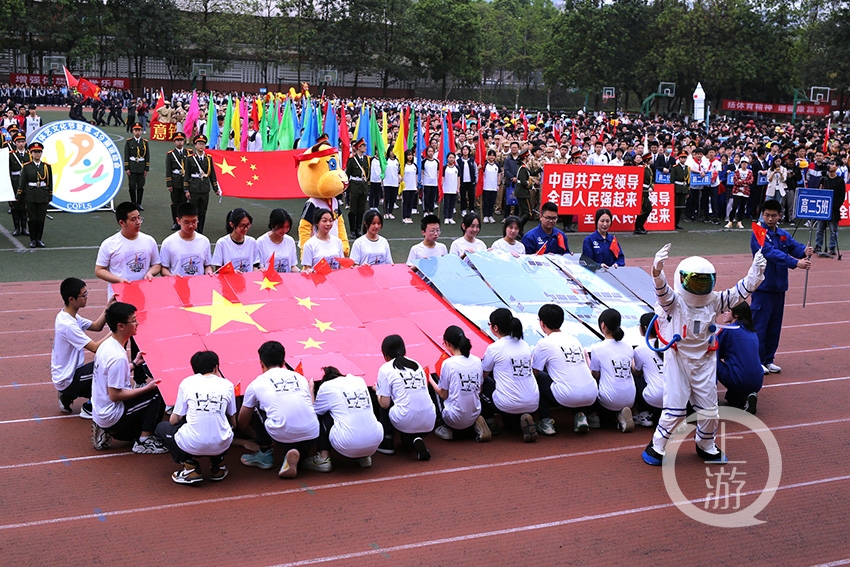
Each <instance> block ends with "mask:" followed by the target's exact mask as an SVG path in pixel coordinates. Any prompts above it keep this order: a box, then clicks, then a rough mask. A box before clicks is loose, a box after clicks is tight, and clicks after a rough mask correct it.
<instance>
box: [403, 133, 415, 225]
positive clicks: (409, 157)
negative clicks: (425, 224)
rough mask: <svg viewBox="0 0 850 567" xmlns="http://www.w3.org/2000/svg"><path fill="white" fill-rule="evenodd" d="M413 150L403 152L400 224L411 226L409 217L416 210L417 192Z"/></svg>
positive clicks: (411, 221) (411, 220)
mask: <svg viewBox="0 0 850 567" xmlns="http://www.w3.org/2000/svg"><path fill="white" fill-rule="evenodd" d="M415 157H416V155H415V152H414V151H413V150H407V151H406V152H404V189H403V190H402V192H401V222H402V223H404V224H413V219H412V218H411V215H412V214H413V209H415V208H416V195H417V194H418V190H419V180H418V177H419V171H418V169H417V168H416V163H414V158H415Z"/></svg>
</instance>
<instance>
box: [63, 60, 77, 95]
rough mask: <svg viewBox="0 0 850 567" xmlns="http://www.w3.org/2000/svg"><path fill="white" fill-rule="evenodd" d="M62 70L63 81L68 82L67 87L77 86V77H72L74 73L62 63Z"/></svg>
mask: <svg viewBox="0 0 850 567" xmlns="http://www.w3.org/2000/svg"><path fill="white" fill-rule="evenodd" d="M62 70H63V71H65V82H66V83H67V84H68V88H69V89H73V88H75V87H76V86H77V79H75V78H74V75H72V74H71V72H70V71H69V70H68V68H67V67H65V66H64V65H63V66H62Z"/></svg>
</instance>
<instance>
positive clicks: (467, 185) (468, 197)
mask: <svg viewBox="0 0 850 567" xmlns="http://www.w3.org/2000/svg"><path fill="white" fill-rule="evenodd" d="M458 192H459V193H460V210H461V211H466V212H467V213H468V212H471V211H472V210H474V209H475V183H473V182H471V181H463V182H461V184H460V189H459V191H458Z"/></svg>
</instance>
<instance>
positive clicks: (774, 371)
mask: <svg viewBox="0 0 850 567" xmlns="http://www.w3.org/2000/svg"><path fill="white" fill-rule="evenodd" d="M767 370H768V371H769V372H770V373H771V374H779V373H780V372H782V368H781V367H779V366H777V365H775V364H773V363H772V362H768V363H767Z"/></svg>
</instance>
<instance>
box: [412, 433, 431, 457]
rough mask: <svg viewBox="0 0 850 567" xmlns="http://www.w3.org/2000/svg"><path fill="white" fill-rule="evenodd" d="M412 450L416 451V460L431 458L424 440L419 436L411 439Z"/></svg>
mask: <svg viewBox="0 0 850 567" xmlns="http://www.w3.org/2000/svg"><path fill="white" fill-rule="evenodd" d="M413 450H414V451H416V460H417V461H429V460H431V452H430V451H429V450H428V447H426V446H425V441H423V440H422V438H421V437H417V438H416V439H414V440H413Z"/></svg>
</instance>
